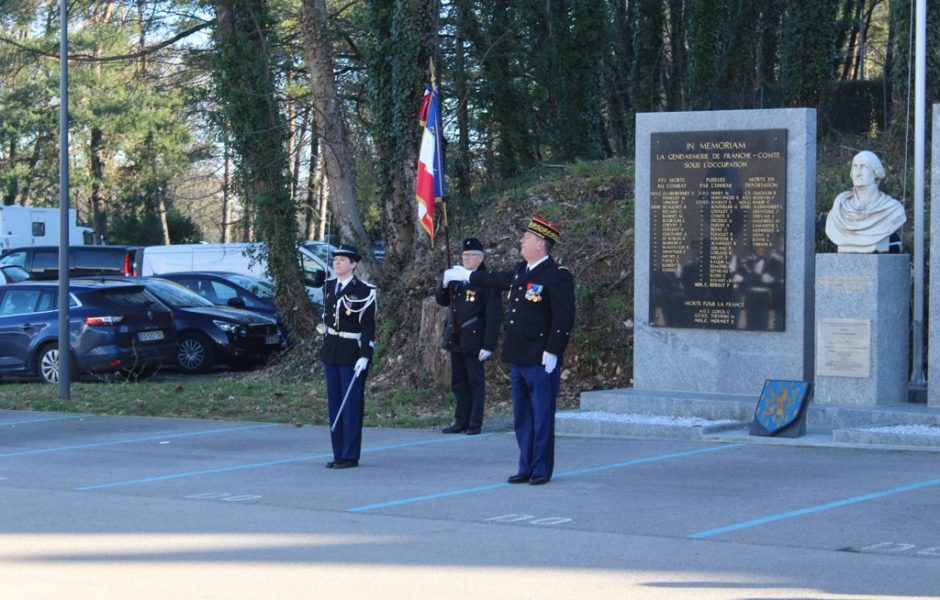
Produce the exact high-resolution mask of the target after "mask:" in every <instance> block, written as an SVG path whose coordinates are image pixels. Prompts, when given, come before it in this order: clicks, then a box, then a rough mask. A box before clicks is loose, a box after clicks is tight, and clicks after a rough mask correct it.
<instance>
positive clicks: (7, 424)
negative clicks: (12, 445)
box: [0, 415, 89, 427]
mask: <svg viewBox="0 0 940 600" xmlns="http://www.w3.org/2000/svg"><path fill="white" fill-rule="evenodd" d="M88 416H89V415H66V416H58V417H43V418H41V419H25V420H23V421H6V422H0V427H12V426H14V425H29V424H32V423H47V422H49V421H67V420H70V419H84V418H86V417H88Z"/></svg>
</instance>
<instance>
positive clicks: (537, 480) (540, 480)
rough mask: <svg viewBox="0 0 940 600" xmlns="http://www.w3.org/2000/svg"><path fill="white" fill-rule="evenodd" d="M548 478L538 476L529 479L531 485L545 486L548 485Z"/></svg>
mask: <svg viewBox="0 0 940 600" xmlns="http://www.w3.org/2000/svg"><path fill="white" fill-rule="evenodd" d="M548 481H549V480H548V477H545V476H544V475H536V476H535V477H533V478H531V479H529V485H545V484H546V483H548Z"/></svg>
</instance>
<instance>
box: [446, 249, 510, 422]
mask: <svg viewBox="0 0 940 600" xmlns="http://www.w3.org/2000/svg"><path fill="white" fill-rule="evenodd" d="M460 260H461V262H462V263H463V266H464V268H466V269H467V270H469V271H486V264H485V262H484V254H483V244H482V243H481V242H480V240H478V239H476V238H467V239H465V240H464V241H463V252H462V253H461V255H460ZM436 299H437V303H438V304H440V305H441V306H450V309H449V311H450V312H449V314H448V319H447V324H446V325H445V327H448V328H450V331H449V332H445V333H449V334H450V336H449V337H450V344H449V345H448V347H447V348H445V349H446V350H448V351H450V376H451V390H452V391H453V392H454V397H455V398H456V399H457V405H456V407H455V409H454V422H453V424H452V425H450V426H448V427H445V428H444V429H442V430H441V431H443V432H444V433H464V432H466V433H467V435H477V434H479V433H480V430H481V429H482V427H483V404H484V402H485V400H486V374H485V371H484V368H483V366H484V362H485V361H486V360H487V359H488V358H489V357H490V356H492V354H493V349H494V348H496V336H497V334H498V333H499V321H500V317H501V316H502V310H503V308H502V298H501V297H500V293H499V290H497V289H495V288H481V287H478V286H474V285H469V284H467V283H464V282H458V281H452V282H450V283H449V284H448V285H441V286H440V287H438V289H437V293H436Z"/></svg>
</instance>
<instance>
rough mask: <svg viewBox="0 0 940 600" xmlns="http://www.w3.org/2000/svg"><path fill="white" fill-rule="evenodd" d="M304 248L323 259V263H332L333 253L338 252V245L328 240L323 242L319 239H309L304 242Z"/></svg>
mask: <svg viewBox="0 0 940 600" xmlns="http://www.w3.org/2000/svg"><path fill="white" fill-rule="evenodd" d="M303 246H304V248H306V249H307V250H309V251H310V252H312V253H313V254H314V256H316V257H317V258H319V259H320V260H322V261H323V264H326V265H331V266H332V264H333V253H334V252H336V246H334V245H333V244H330V243H327V242H321V241H318V240H308V241H306V242H304V243H303Z"/></svg>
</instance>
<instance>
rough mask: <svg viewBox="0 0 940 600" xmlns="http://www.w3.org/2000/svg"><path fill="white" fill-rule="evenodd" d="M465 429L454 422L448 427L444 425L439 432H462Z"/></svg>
mask: <svg viewBox="0 0 940 600" xmlns="http://www.w3.org/2000/svg"><path fill="white" fill-rule="evenodd" d="M466 430H467V428H466V427H464V426H461V425H458V424H456V423H454V424H453V425H451V426H449V427H445V428H444V429H441V433H463V432H464V431H466Z"/></svg>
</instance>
